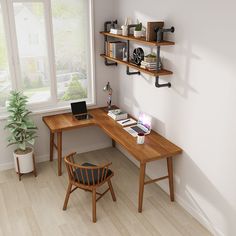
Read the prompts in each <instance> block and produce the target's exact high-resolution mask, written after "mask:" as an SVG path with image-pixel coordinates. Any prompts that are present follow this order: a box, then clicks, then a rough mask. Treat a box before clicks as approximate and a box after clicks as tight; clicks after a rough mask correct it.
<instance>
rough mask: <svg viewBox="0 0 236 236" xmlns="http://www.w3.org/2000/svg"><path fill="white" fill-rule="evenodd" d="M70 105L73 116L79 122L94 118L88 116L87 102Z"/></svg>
mask: <svg viewBox="0 0 236 236" xmlns="http://www.w3.org/2000/svg"><path fill="white" fill-rule="evenodd" d="M70 105H71V111H72V114H73V116H74V117H75V118H76V119H77V120H87V119H90V118H92V116H91V115H90V114H88V111H87V106H86V102H85V101H82V102H73V103H71V104H70Z"/></svg>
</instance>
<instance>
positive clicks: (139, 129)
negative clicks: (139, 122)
mask: <svg viewBox="0 0 236 236" xmlns="http://www.w3.org/2000/svg"><path fill="white" fill-rule="evenodd" d="M130 128H131V129H133V130H134V131H136V132H137V133H146V132H145V131H144V130H142V129H141V128H139V127H138V126H133V127H130Z"/></svg>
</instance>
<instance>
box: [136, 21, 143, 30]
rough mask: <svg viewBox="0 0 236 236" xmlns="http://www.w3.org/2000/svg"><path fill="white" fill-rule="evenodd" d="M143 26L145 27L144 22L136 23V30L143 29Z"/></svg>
mask: <svg viewBox="0 0 236 236" xmlns="http://www.w3.org/2000/svg"><path fill="white" fill-rule="evenodd" d="M142 28H143V25H142V23H141V22H140V23H138V24H137V25H136V27H135V31H142Z"/></svg>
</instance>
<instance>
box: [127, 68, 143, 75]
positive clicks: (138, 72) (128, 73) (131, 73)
mask: <svg viewBox="0 0 236 236" xmlns="http://www.w3.org/2000/svg"><path fill="white" fill-rule="evenodd" d="M126 74H127V75H140V71H135V72H130V71H129V67H128V66H127V67H126Z"/></svg>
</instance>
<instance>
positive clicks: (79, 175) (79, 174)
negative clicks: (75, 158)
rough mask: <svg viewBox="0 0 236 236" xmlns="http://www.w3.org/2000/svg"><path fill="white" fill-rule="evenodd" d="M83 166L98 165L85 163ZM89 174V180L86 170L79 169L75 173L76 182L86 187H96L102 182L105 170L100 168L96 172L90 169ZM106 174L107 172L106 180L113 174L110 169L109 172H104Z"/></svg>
mask: <svg viewBox="0 0 236 236" xmlns="http://www.w3.org/2000/svg"><path fill="white" fill-rule="evenodd" d="M82 166H96V165H93V164H91V163H87V162H86V163H83V164H82ZM92 171H93V175H92ZM87 172H88V178H87V175H86V171H85V169H80V168H77V169H76V170H75V171H74V176H75V179H76V181H78V182H79V183H81V184H85V185H94V184H97V183H99V182H101V179H102V174H103V173H102V172H103V168H99V169H95V170H91V169H88V170H87ZM104 172H107V173H104V175H105V176H106V178H108V177H109V176H110V175H112V173H113V172H112V171H111V170H110V169H108V170H107V171H105V170H104ZM93 177H94V182H93Z"/></svg>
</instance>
